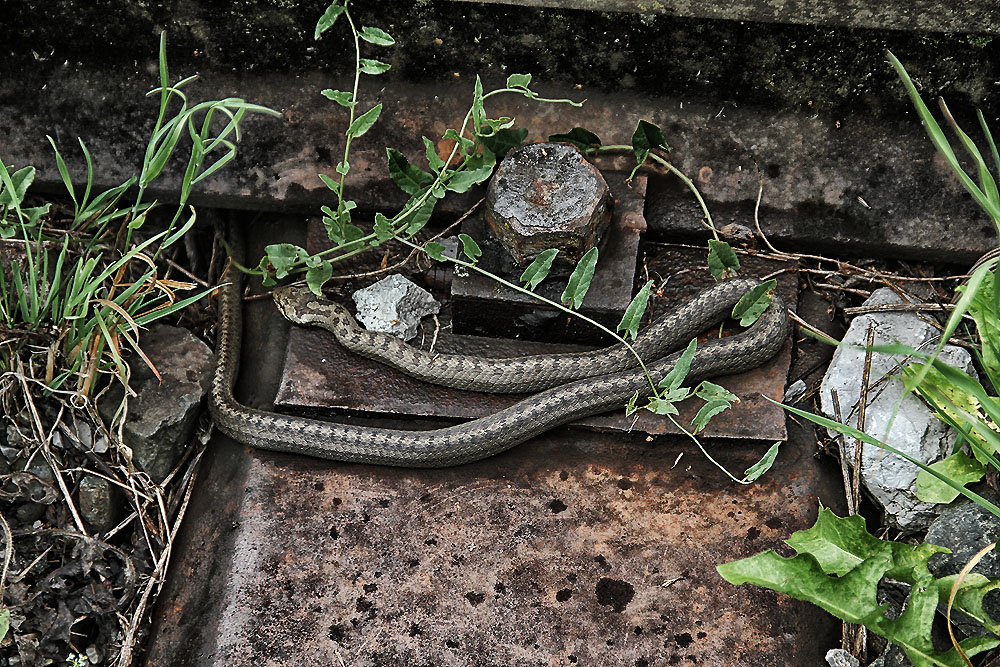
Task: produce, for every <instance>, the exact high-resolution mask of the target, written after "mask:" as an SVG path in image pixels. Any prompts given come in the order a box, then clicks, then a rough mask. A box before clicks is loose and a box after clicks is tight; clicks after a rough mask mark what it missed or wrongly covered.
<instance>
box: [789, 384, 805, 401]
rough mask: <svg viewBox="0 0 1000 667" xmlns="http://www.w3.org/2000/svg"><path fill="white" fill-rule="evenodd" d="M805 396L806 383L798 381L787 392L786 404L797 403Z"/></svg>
mask: <svg viewBox="0 0 1000 667" xmlns="http://www.w3.org/2000/svg"><path fill="white" fill-rule="evenodd" d="M805 395H806V383H805V382H804V381H803V380H796V381H795V382H793V383H792V384H790V385H788V389H786V390H785V403H795V402H796V401H798V400H799V399H800V398H802V397H803V396H805Z"/></svg>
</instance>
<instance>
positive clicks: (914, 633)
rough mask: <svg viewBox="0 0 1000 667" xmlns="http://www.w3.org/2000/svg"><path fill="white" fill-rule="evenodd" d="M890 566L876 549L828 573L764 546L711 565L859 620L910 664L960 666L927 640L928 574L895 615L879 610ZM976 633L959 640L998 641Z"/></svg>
mask: <svg viewBox="0 0 1000 667" xmlns="http://www.w3.org/2000/svg"><path fill="white" fill-rule="evenodd" d="M891 567H892V563H891V558H890V557H889V555H888V554H887V553H885V552H879V553H877V554H875V555H872V556H871V557H869V558H866V559H865V560H863V561H862V562H861V563H860V564H858V565H857V566H856V567H854V568H853V569H852V570H850V571H848V572H847V573H846V574H844V575H843V576H833V577H832V576H828V575H827V574H826V572H824V571H823V569H822V568H821V567H820V565H819V563H818V562H817V561H816V559H815V558H814V557H813V556H812V555H810V554H807V553H804V554H799V555H797V556H794V557H793V558H782V557H781V556H779V555H778V554H776V553H775V552H774V551H766V552H764V553H761V554H757V555H756V556H751V557H750V558H745V559H743V560H738V561H734V562H731V563H725V564H722V565H719V566H718V567H717V568H716V569H717V570H718V572H719V574H720V575H722V577H723V578H724V579H725V580H726V581H728V582H730V583H733V584H737V585H739V584H744V583H752V584H756V585H758V586H764V587H765V588H770V589H771V590H775V591H779V592H781V593H785V594H786V595H789V596H791V597H793V598H796V599H799V600H805V601H807V602H811V603H813V604H815V605H817V606H819V607H820V608H822V609H824V610H826V611H827V612H829V613H830V614H833V615H834V616H836V617H837V618H840V619H841V620H844V621H847V622H849V623H857V624H860V625H864V626H865V627H866V628H868V630H869V631H870V632H873V633H875V634H878V635H881V636H883V637H885V638H886V639H889V640H890V641H892V642H894V643H896V644H898V645H899V646H900V647H902V648H903V650H904V651H905V652H906V655H907V657H908V658H909V659H910V661H911V662H912V663H913V664H914V666H915V667H963V666H964V664H965V663H964V662H963V661H962V659H961V657H960V656H959V655H958V652H957V651H955V649H950V650H948V651H946V652H937V651H935V650H934V646H933V644H932V642H931V625H932V624H933V622H934V616H935V613H936V610H937V603H938V593H937V590H935V589H934V588H930V587H929V586H930V585H931V583H932V578H931V577H930V576H929V575H927V576H925V577H924V578H922V579H920V580H919V581H918V582H917V583H916V584H915V585H914V586H913V588H912V589H911V592H910V596H909V599H908V600H907V603H906V609H905V611H904V612H903V614H902V615H900V617H899V618H898V619H895V620H892V619H888V618H886V617H885V616H884V615H883V612H884V607H883V606H880V605H879V604H878V602H877V601H876V592H877V589H878V583H879V581H880V580H881V579H882V577H884V576H887V572H889V571H890V569H891ZM980 639H983V638H975V641H969V640H965V641H963V642H962V643H961V646H962V648H963V649H964V650H966V652H967V653H968V654H969V655H973V654H975V653H978V652H981V651H983V650H986V649H988V648H991V647H993V646H996V645H997V644H998V643H1000V640H996V639H988V640H987V641H986V642H982V641H980Z"/></svg>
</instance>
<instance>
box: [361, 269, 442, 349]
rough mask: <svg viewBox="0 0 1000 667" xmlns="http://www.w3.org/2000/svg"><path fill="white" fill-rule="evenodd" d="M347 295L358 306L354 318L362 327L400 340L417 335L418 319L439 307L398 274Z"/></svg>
mask: <svg viewBox="0 0 1000 667" xmlns="http://www.w3.org/2000/svg"><path fill="white" fill-rule="evenodd" d="M351 296H352V298H353V299H354V303H355V304H356V305H357V307H358V320H359V321H360V322H361V323H362V324H363V325H364V326H365V328H367V329H369V330H370V331H382V332H385V333H389V334H392V335H393V336H396V337H397V338H402V339H403V340H410V339H412V338H413V337H415V336H416V335H417V329H418V328H419V327H420V320H421V318H423V317H424V316H425V315H431V314H436V313H437V312H438V311H439V310H440V309H441V304H439V303H438V302H437V301H435V300H434V297H433V296H431V293H430V292H428V291H427V290H425V289H424V288H422V287H420V286H418V285H416V284H415V283H413V282H412V281H410V280H409V279H408V278H406V277H405V276H402V275H400V274H398V273H396V274H393V275H391V276H388V277H386V278H383V279H382V280H380V281H378V282H377V283H375V284H374V285H372V286H371V287H366V288H364V289H360V290H358V291H357V292H355V293H354V294H353V295H351Z"/></svg>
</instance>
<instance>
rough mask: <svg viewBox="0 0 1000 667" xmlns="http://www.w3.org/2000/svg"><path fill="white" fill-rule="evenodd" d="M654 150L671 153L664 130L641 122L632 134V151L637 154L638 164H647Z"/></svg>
mask: <svg viewBox="0 0 1000 667" xmlns="http://www.w3.org/2000/svg"><path fill="white" fill-rule="evenodd" d="M654 148H661V149H663V150H665V151H670V147H669V146H667V138H666V137H664V136H663V130H661V129H660V128H659V127H657V126H656V125H653V124H652V123H650V122H648V121H645V120H640V121H639V123H638V125H636V126H635V132H633V133H632V150H633V151H634V152H635V161H636V163H638V164H640V165H641V164H642V163H643V162H645V161H646V158H648V157H649V152H650V151H651V150H653V149H654Z"/></svg>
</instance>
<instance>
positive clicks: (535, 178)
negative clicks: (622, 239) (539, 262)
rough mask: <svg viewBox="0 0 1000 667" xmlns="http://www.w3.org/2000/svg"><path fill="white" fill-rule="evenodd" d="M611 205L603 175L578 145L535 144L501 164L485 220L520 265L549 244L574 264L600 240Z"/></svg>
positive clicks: (514, 152) (492, 183)
mask: <svg viewBox="0 0 1000 667" xmlns="http://www.w3.org/2000/svg"><path fill="white" fill-rule="evenodd" d="M612 205H613V204H612V198H611V191H610V189H609V188H608V184H607V183H606V182H605V180H604V177H603V176H601V172H600V171H598V170H597V167H595V166H594V165H592V164H591V163H590V162H588V161H587V159H586V158H585V157H584V155H583V153H582V152H581V151H580V150H579V149H577V148H576V147H575V146H573V145H571V144H558V143H542V144H531V145H528V146H522V147H520V148H515V149H513V150H511V151H510V152H509V153H508V154H507V156H506V157H505V158H504V159H503V161H502V162H501V163H500V167H499V168H498V169H497V173H496V174H495V175H494V176H493V180H491V181H490V185H489V188H488V189H487V192H486V221H487V223H489V226H490V229H491V230H492V232H493V234H494V236H495V237H496V238H497V239H498V240H499V241H500V244H501V245H502V246H503V247H504V248H505V249H506V250H507V252H508V253H510V255H511V257H513V258H514V261H515V262H517V264H518V265H521V266H523V265H525V264H527V263H528V262H530V261H531V260H532V259H534V258H535V257H536V256H537V255H538V254H539V253H540V252H542V251H543V250H545V249H547V248H559V250H560V255H561V256H562V257H564V258H565V259H568V260H570V261H572V262H575V261H577V260H579V259H580V257H582V256H583V254H584V253H585V252H587V251H588V250H590V249H591V248H592V247H594V246H595V245H597V243H598V242H599V241H600V240H601V236H602V235H603V234H604V232H605V230H606V229H607V227H608V223H609V222H610V221H611V207H612Z"/></svg>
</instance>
